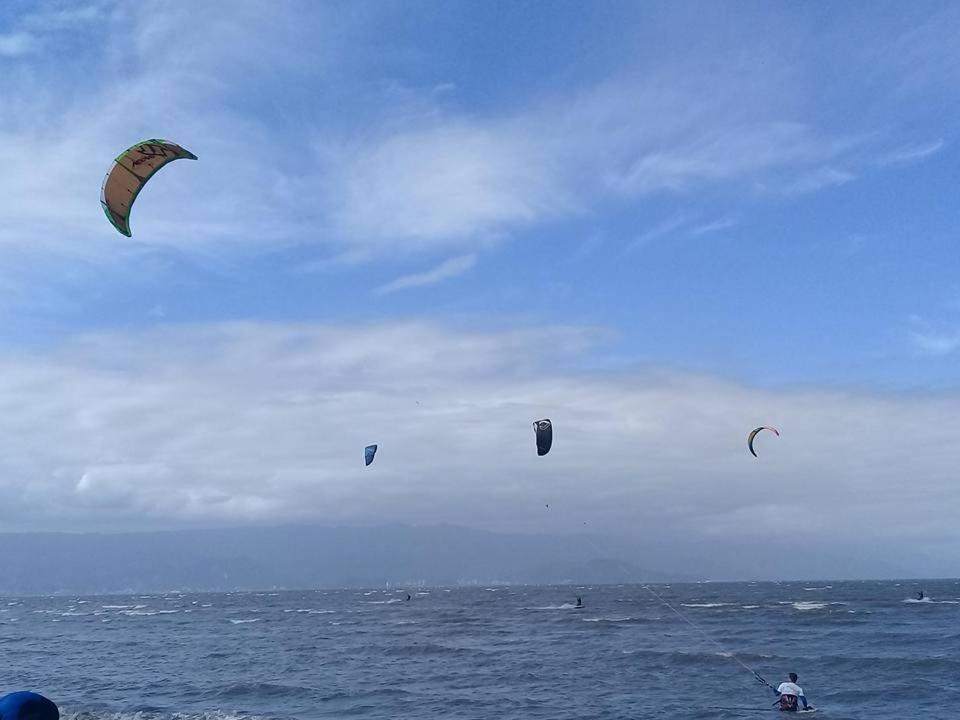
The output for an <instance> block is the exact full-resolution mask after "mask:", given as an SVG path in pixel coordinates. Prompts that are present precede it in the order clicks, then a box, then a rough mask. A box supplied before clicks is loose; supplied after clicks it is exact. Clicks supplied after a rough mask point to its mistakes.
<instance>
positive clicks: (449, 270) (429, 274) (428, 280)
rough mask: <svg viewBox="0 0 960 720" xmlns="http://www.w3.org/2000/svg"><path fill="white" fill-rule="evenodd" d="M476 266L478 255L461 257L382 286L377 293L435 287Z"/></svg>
mask: <svg viewBox="0 0 960 720" xmlns="http://www.w3.org/2000/svg"><path fill="white" fill-rule="evenodd" d="M476 264H477V256H476V255H461V256H459V257H454V258H450V259H448V260H444V261H443V262H442V263H440V264H439V265H437V266H436V267H434V268H432V269H430V270H427V271H425V272H421V273H414V274H412V275H404V276H403V277H399V278H397V279H396V280H392V281H390V282H388V283H387V284H386V285H381V286H380V287H379V288H377V293H378V294H379V295H386V294H388V293H392V292H396V291H397V290H408V289H410V288H417V287H424V286H426V285H434V284H436V283H438V282H443V281H444V280H449V279H451V278H455V277H458V276H459V275H463V274H464V273H465V272H467V271H469V270H470V269H472V268H473V266H474V265H476Z"/></svg>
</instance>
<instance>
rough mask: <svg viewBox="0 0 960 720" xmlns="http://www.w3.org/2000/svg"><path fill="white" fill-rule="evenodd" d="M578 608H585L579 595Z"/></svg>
mask: <svg viewBox="0 0 960 720" xmlns="http://www.w3.org/2000/svg"><path fill="white" fill-rule="evenodd" d="M576 606H577V607H578V608H581V607H583V600H581V599H580V596H579V595H577V605H576Z"/></svg>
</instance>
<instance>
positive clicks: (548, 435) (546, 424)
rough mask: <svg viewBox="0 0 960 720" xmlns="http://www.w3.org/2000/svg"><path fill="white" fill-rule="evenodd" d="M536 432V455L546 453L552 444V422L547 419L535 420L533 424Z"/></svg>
mask: <svg viewBox="0 0 960 720" xmlns="http://www.w3.org/2000/svg"><path fill="white" fill-rule="evenodd" d="M533 430H534V432H535V433H536V434H537V455H541V456H542V455H546V454H547V453H548V452H550V447H551V446H552V445H553V423H551V422H550V421H549V420H537V421H536V422H535V423H534V424H533Z"/></svg>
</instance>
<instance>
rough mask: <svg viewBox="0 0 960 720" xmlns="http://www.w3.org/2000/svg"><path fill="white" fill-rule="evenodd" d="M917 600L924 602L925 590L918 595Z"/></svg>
mask: <svg viewBox="0 0 960 720" xmlns="http://www.w3.org/2000/svg"><path fill="white" fill-rule="evenodd" d="M917 600H923V590H921V591H920V592H918V593H917Z"/></svg>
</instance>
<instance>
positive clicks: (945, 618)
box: [0, 580, 960, 720]
mask: <svg viewBox="0 0 960 720" xmlns="http://www.w3.org/2000/svg"><path fill="white" fill-rule="evenodd" d="M919 587H920V585H919V584H918V583H915V582H907V581H904V582H899V583H898V582H895V581H891V582H832V583H829V582H828V583H809V582H808V583H709V584H674V585H653V586H651V588H652V590H653V591H655V592H656V593H657V594H659V595H661V596H662V597H663V599H664V600H665V601H666V602H668V603H669V604H670V605H671V606H673V607H674V608H675V609H676V610H677V611H679V612H680V613H681V614H682V616H681V615H677V614H675V613H674V612H673V611H672V610H670V609H669V608H668V607H667V606H666V605H665V604H663V603H661V602H660V601H659V600H657V599H656V598H655V597H654V596H653V594H652V593H651V592H649V591H648V590H647V589H645V588H644V587H642V586H632V585H627V586H599V587H580V588H577V587H490V588H482V587H480V588H430V589H411V590H409V592H410V594H411V595H412V600H411V601H410V602H407V601H405V599H404V598H405V597H406V594H407V590H341V591H311V592H250V593H218V594H188V593H167V594H152V595H133V596H115V595H114V596H102V597H45V598H5V599H3V600H0V647H2V649H3V651H4V662H3V673H2V676H3V678H4V685H3V687H2V688H0V689H2V690H3V691H4V692H7V691H12V690H19V689H32V690H36V691H38V692H42V693H44V694H45V695H47V696H48V697H50V698H51V699H53V700H54V701H55V702H57V703H58V704H59V705H60V706H61V709H62V711H63V713H64V714H65V715H67V716H68V717H73V718H84V719H89V720H94V719H96V718H112V719H114V720H124V719H127V718H130V719H131V720H132V719H134V718H137V719H138V720H152V719H154V718H156V719H157V720H165V719H168V718H169V719H173V718H177V719H183V720H186V719H190V718H197V719H198V720H199V719H204V720H215V719H221V720H229V719H232V718H402V717H403V718H424V717H431V718H471V719H472V718H477V719H480V718H484V719H488V718H498V719H500V718H524V719H525V720H531V719H536V718H550V719H551V720H555V719H557V718H692V719H694V720H695V719H697V718H741V717H749V716H756V715H758V714H759V715H760V716H770V717H773V716H772V715H770V713H772V712H773V710H772V709H770V706H771V703H772V702H773V700H774V696H773V694H772V693H770V691H768V690H765V689H764V688H762V686H760V685H759V684H758V683H757V682H756V680H755V679H754V678H753V677H752V675H751V674H750V673H749V672H747V671H746V670H745V669H744V668H743V667H741V666H740V665H739V664H738V663H737V662H736V661H735V660H734V659H732V658H731V657H729V656H727V655H726V654H725V653H724V652H723V651H722V650H721V649H720V648H718V647H717V646H716V645H714V644H713V643H712V642H711V641H708V640H707V639H705V637H704V635H703V634H702V633H705V634H706V635H707V636H708V637H709V638H711V639H712V640H713V641H715V642H717V643H719V644H720V645H721V646H722V647H723V648H725V649H726V650H728V651H732V652H735V653H736V654H737V657H738V658H739V659H740V660H742V661H743V662H744V663H746V664H747V665H749V666H750V667H753V668H756V669H757V670H758V671H759V672H760V673H761V674H762V675H764V676H766V677H767V678H768V679H769V680H770V681H771V682H774V681H779V680H781V679H783V676H784V675H785V674H786V673H788V672H790V671H795V672H797V673H799V675H800V684H801V685H802V686H803V687H804V688H805V690H806V692H807V695H808V697H809V698H810V700H811V702H812V703H813V704H814V705H816V706H818V707H819V708H820V711H819V712H818V714H817V717H818V718H833V719H836V720H839V719H841V718H871V720H886V719H890V720H893V719H896V720H902V719H903V718H915V717H920V716H921V715H926V716H927V717H932V718H950V717H960V710H958V707H960V581H952V580H950V581H936V582H924V583H923V589H924V590H925V592H926V593H927V596H928V598H929V600H928V601H924V602H916V601H914V600H912V599H911V598H913V597H914V596H915V593H916V591H917V589H918V588H919ZM577 595H580V596H582V597H583V600H584V603H585V605H586V607H585V608H584V609H580V610H578V609H574V608H573V606H572V604H573V602H574V600H575V597H576V596H577ZM686 620H689V621H690V622H691V623H693V625H691V624H688V622H686ZM720 708H736V709H720Z"/></svg>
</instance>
